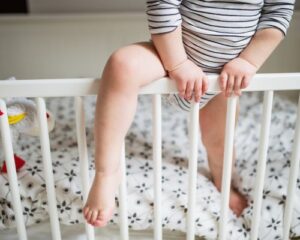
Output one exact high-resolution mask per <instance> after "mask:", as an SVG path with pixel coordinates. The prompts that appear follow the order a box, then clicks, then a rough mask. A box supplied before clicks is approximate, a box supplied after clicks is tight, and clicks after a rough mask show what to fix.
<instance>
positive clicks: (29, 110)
mask: <svg viewBox="0 0 300 240" xmlns="http://www.w3.org/2000/svg"><path fill="white" fill-rule="evenodd" d="M6 105H7V115H8V122H9V126H10V131H11V138H12V143H13V144H14V145H15V144H17V142H18V139H19V137H20V134H24V135H29V136H39V123H38V116H37V107H36V104H35V102H34V101H32V100H30V99H27V98H11V99H9V100H8V101H7V103H6ZM46 114H47V116H46V117H47V123H48V131H49V132H50V131H52V130H53V128H54V125H55V120H54V117H53V114H52V113H51V112H50V111H48V110H47V111H46ZM1 115H3V112H2V111H1V109H0V117H1ZM14 158H15V164H16V170H19V169H20V168H22V167H23V166H24V164H25V161H24V159H22V158H21V157H19V156H17V155H16V154H14ZM2 161H3V164H2V166H1V168H0V171H1V172H2V173H6V172H7V169H6V165H5V159H4V154H3V147H2V146H1V142H0V162H2Z"/></svg>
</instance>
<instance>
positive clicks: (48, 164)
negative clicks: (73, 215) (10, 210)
mask: <svg viewBox="0 0 300 240" xmlns="http://www.w3.org/2000/svg"><path fill="white" fill-rule="evenodd" d="M36 103H37V114H38V119H39V124H40V140H41V148H42V155H43V165H44V175H45V182H46V190H47V199H48V208H49V215H50V224H51V232H52V238H53V239H57V240H60V239H61V235H60V226H59V221H58V214H57V207H56V196H55V188H54V178H53V169H52V160H51V151H50V143H49V134H48V125H47V118H46V106H45V101H44V100H43V99H42V98H39V97H38V98H36Z"/></svg>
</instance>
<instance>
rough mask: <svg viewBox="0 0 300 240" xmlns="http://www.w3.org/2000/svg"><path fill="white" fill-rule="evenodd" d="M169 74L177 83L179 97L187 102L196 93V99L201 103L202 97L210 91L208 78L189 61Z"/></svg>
mask: <svg viewBox="0 0 300 240" xmlns="http://www.w3.org/2000/svg"><path fill="white" fill-rule="evenodd" d="M168 74H169V77H170V78H171V79H174V80H175V81H176V86H177V89H178V91H179V96H180V97H182V98H185V99H186V100H191V99H192V94H193V92H194V99H195V101H196V102H199V101H200V99H201V95H203V94H204V93H205V92H206V91H207V89H208V81H207V77H206V76H205V74H204V73H203V71H202V69H201V68H200V67H198V66H197V65H196V64H195V63H193V62H192V61H190V60H189V59H188V60H187V61H185V62H184V63H183V64H182V65H181V66H180V67H179V68H178V69H176V70H174V71H171V72H169V73H168Z"/></svg>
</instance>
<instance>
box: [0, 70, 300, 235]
mask: <svg viewBox="0 0 300 240" xmlns="http://www.w3.org/2000/svg"><path fill="white" fill-rule="evenodd" d="M209 81H210V85H209V89H208V91H216V92H219V91H220V89H219V86H218V82H217V76H210V79H209ZM97 88H98V80H97V79H84V78H81V79H38V80H19V81H0V98H6V97H35V98H36V102H37V106H38V115H39V123H40V129H41V131H40V141H41V146H42V154H43V165H44V175H45V180H46V188H47V197H48V205H49V215H50V224H51V232H52V239H55V240H59V239H61V233H60V226H59V220H58V214H57V208H56V200H55V199H56V198H55V188H54V184H53V173H52V162H51V152H50V144H49V135H48V131H47V120H46V117H45V116H46V114H45V111H46V107H45V102H44V100H43V99H42V97H74V101H75V106H76V126H77V129H76V131H77V141H78V149H79V157H80V164H81V170H82V171H81V181H82V188H83V198H84V200H86V197H87V194H88V189H89V179H88V156H87V143H86V132H85V117H84V107H83V101H82V100H83V99H82V97H84V96H87V95H95V94H97ZM299 89H300V73H284V74H257V75H256V76H255V77H254V78H253V79H252V80H251V82H250V85H249V86H248V87H247V89H244V90H243V91H244V92H247V91H263V92H264V100H263V118H262V127H261V132H260V145H259V162H258V165H257V176H256V184H255V202H254V215H253V221H252V226H251V239H252V240H254V239H257V236H258V227H259V223H260V212H261V205H262V194H263V184H264V175H265V166H266V159H267V149H268V136H269V128H270V121H271V110H272V101H273V92H274V91H278V90H299ZM176 92H177V89H176V87H175V84H174V82H173V81H169V79H168V78H163V79H159V80H157V81H155V82H153V83H151V84H149V85H147V86H145V87H143V88H142V89H141V90H140V94H151V95H153V98H152V99H153V102H152V104H153V109H152V114H153V115H152V116H153V159H154V166H155V168H154V179H155V180H154V181H155V182H154V196H155V203H154V221H155V225H154V226H155V227H154V239H156V240H159V239H162V219H161V199H162V198H161V196H162V192H161V161H162V157H161V94H167V93H176ZM236 104H237V97H235V96H232V97H230V98H228V104H227V119H226V136H225V153H224V169H223V180H222V206H221V219H220V225H219V230H218V231H219V235H218V236H219V239H221V240H224V239H227V226H226V220H227V214H228V205H229V191H230V183H231V165H232V155H233V142H234V126H235V111H236ZM0 109H1V111H2V112H3V113H4V114H3V115H2V116H1V117H0V123H1V133H2V142H3V146H4V150H5V156H6V164H7V170H8V178H9V184H10V188H11V192H12V195H13V208H14V212H15V216H16V218H15V219H16V222H17V231H18V236H19V239H22V240H26V239H27V234H26V227H25V223H24V219H23V215H22V206H21V201H20V194H19V188H18V182H17V175H16V170H15V165H14V158H13V149H12V143H11V136H10V131H9V124H8V118H7V114H6V112H7V109H6V104H5V102H4V101H3V100H2V99H0ZM198 114H199V111H198V103H193V105H192V109H191V111H190V114H189V118H190V122H189V141H190V149H189V163H188V164H189V173H188V174H189V189H188V215H187V221H188V222H187V229H186V239H188V240H192V239H194V237H195V231H194V225H195V211H194V209H195V196H196V174H197V146H198V140H199V139H198V130H199V129H198V128H199V126H198V117H199V116H198ZM299 128H300V98H299V103H298V115H297V124H296V130H295V136H294V145H293V152H292V159H291V168H290V169H291V172H290V176H289V186H288V193H287V201H286V206H285V212H284V233H283V236H284V238H283V239H285V240H286V239H289V229H290V224H291V217H292V209H293V204H294V195H295V191H294V189H295V186H296V179H297V174H298V170H299V160H300V149H299V147H298V146H299V145H300V129H299ZM122 159H123V161H122V170H123V176H122V177H123V181H121V182H122V184H121V185H120V189H119V190H120V193H119V194H120V206H119V209H120V213H119V214H120V239H123V240H126V239H129V230H128V222H127V221H128V218H127V204H128V203H127V201H126V174H125V161H126V160H125V148H124V147H123V154H122ZM86 234H87V237H88V239H89V240H92V239H94V229H93V228H92V227H91V226H90V225H88V224H86Z"/></svg>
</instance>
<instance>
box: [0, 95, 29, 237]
mask: <svg viewBox="0 0 300 240" xmlns="http://www.w3.org/2000/svg"><path fill="white" fill-rule="evenodd" d="M0 110H1V112H2V113H3V115H2V116H0V124H1V128H0V129H1V133H2V134H1V136H2V144H3V149H4V155H5V163H6V168H7V175H8V181H9V186H10V189H11V198H12V206H13V209H14V214H15V219H16V225H17V231H18V235H19V239H20V240H27V234H26V228H25V221H24V217H23V208H22V205H21V200H20V192H19V187H18V178H17V174H16V166H15V161H14V153H13V147H12V141H11V134H10V129H9V123H8V116H7V108H6V104H5V102H4V101H3V100H2V99H0Z"/></svg>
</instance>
